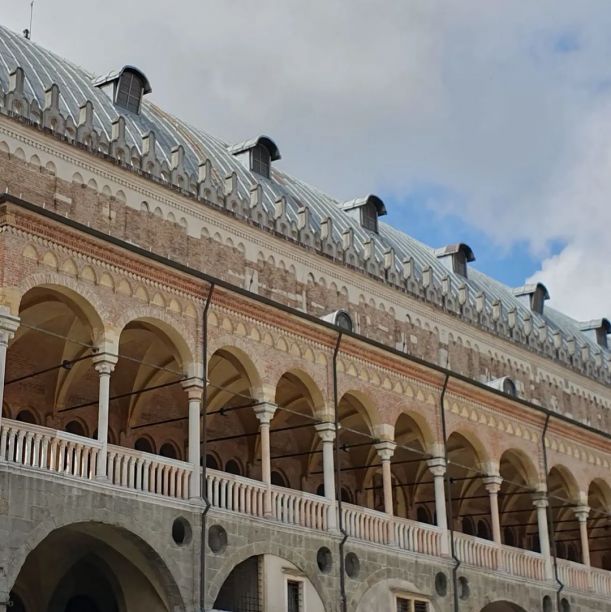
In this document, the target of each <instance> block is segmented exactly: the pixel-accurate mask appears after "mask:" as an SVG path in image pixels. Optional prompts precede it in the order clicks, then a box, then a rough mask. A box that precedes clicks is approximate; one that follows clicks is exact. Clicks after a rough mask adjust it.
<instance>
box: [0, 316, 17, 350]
mask: <svg viewBox="0 0 611 612" xmlns="http://www.w3.org/2000/svg"><path fill="white" fill-rule="evenodd" d="M20 323H21V319H20V318H19V317H14V316H13V315H10V314H7V313H0V344H3V345H5V346H6V345H8V343H9V342H10V341H11V339H12V338H13V336H14V335H15V332H16V331H17V330H18V329H19V324H20Z"/></svg>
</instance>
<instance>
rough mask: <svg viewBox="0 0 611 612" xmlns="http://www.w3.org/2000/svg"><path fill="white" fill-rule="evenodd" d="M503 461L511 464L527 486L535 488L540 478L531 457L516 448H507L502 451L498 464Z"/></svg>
mask: <svg viewBox="0 0 611 612" xmlns="http://www.w3.org/2000/svg"><path fill="white" fill-rule="evenodd" d="M504 462H506V463H507V464H509V465H511V467H512V468H514V469H515V470H516V472H517V474H518V476H519V477H520V479H521V480H522V481H523V482H524V483H525V484H527V485H528V486H530V487H532V488H533V489H536V488H537V486H538V484H539V482H540V480H541V478H540V476H539V471H538V470H537V468H536V466H535V464H534V463H533V461H532V459H531V458H530V457H529V456H528V455H527V454H526V453H525V452H524V451H523V450H520V449H517V448H508V449H506V450H505V451H503V454H502V455H501V458H500V462H499V463H500V464H501V465H502V464H503V463H504Z"/></svg>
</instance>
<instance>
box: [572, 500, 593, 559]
mask: <svg viewBox="0 0 611 612" xmlns="http://www.w3.org/2000/svg"><path fill="white" fill-rule="evenodd" d="M573 512H574V513H575V518H576V519H577V521H578V522H579V537H580V540H581V562H582V563H583V564H584V565H587V566H588V567H589V566H590V541H589V539H588V516H589V514H590V508H589V507H588V506H577V507H576V508H574V509H573Z"/></svg>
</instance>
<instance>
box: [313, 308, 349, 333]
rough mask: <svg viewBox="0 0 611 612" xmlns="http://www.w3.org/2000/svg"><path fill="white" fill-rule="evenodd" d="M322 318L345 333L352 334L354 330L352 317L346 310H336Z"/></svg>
mask: <svg viewBox="0 0 611 612" xmlns="http://www.w3.org/2000/svg"><path fill="white" fill-rule="evenodd" d="M321 318H322V320H323V321H327V323H332V324H333V325H336V326H337V327H339V328H340V329H343V330H344V331H347V332H351V331H352V330H353V329H354V324H353V323H352V317H351V316H350V315H349V314H348V313H347V312H346V311H345V310H336V311H335V312H331V313H329V314H328V315H325V316H324V317H321Z"/></svg>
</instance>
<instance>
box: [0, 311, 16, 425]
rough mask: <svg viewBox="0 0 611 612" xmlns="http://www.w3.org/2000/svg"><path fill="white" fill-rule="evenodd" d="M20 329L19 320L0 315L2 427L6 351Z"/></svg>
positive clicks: (0, 417) (0, 407) (0, 420)
mask: <svg viewBox="0 0 611 612" xmlns="http://www.w3.org/2000/svg"><path fill="white" fill-rule="evenodd" d="M18 328H19V319H18V318H17V317H13V316H11V315H9V314H4V313H3V314H0V426H1V425H2V407H3V406H4V378H5V375H6V351H7V349H8V344H9V342H10V341H11V340H12V338H13V336H14V335H15V332H16V331H17V329H18Z"/></svg>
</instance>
